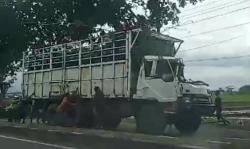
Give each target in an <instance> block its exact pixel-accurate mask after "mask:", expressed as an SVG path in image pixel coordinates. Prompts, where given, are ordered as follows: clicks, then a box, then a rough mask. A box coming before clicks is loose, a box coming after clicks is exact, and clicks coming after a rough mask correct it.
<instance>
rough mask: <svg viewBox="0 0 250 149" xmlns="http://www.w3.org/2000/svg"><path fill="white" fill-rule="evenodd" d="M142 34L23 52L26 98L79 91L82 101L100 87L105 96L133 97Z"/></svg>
mask: <svg viewBox="0 0 250 149" xmlns="http://www.w3.org/2000/svg"><path fill="white" fill-rule="evenodd" d="M141 32H142V30H141V29H134V30H129V31H123V32H116V33H109V34H106V35H103V36H98V37H96V38H88V39H85V40H80V41H75V42H69V43H65V44H60V45H55V46H50V47H45V48H40V49H34V50H29V51H26V52H24V53H23V85H22V88H23V94H24V97H27V96H31V95H34V96H35V97H34V98H48V97H49V96H50V95H51V94H54V93H55V94H63V93H65V92H71V91H75V90H78V93H79V94H80V95H81V96H82V97H86V98H91V97H92V96H93V94H94V91H93V88H94V86H99V87H101V88H102V90H103V91H104V94H105V95H106V96H111V97H130V96H131V94H130V90H131V82H133V81H131V65H132V64H131V61H132V59H131V49H132V48H133V47H134V45H136V41H137V38H139V34H140V33H141ZM141 36H143V37H144V35H141ZM150 36H152V37H153V38H155V39H157V40H165V41H168V42H170V43H171V44H172V43H176V42H179V43H182V41H181V40H178V39H175V38H173V37H170V36H165V35H159V34H157V33H152V34H150ZM162 46H165V45H162ZM136 47H137V48H138V47H139V46H138V45H136ZM148 48H151V49H152V47H148ZM178 49H179V47H177V48H175V49H174V51H173V52H172V53H171V54H172V55H173V54H175V53H176V52H177V50H178ZM136 50H137V49H136ZM170 51H171V50H170ZM139 53H140V52H139ZM103 86H109V88H103Z"/></svg>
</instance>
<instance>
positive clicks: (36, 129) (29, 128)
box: [29, 128, 38, 130]
mask: <svg viewBox="0 0 250 149" xmlns="http://www.w3.org/2000/svg"><path fill="white" fill-rule="evenodd" d="M29 129H31V130H38V128H29Z"/></svg>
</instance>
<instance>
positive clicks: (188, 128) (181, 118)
mask: <svg viewBox="0 0 250 149" xmlns="http://www.w3.org/2000/svg"><path fill="white" fill-rule="evenodd" d="M174 124H175V127H176V129H177V130H178V131H179V132H180V133H181V134H192V133H194V132H195V131H196V130H197V129H198V128H199V127H200V124H201V116H200V115H199V114H196V113H194V112H180V113H177V114H176V118H175V122H174Z"/></svg>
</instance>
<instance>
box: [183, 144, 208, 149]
mask: <svg viewBox="0 0 250 149" xmlns="http://www.w3.org/2000/svg"><path fill="white" fill-rule="evenodd" d="M178 147H184V148H191V149H208V148H206V147H204V146H196V145H180V146H178Z"/></svg>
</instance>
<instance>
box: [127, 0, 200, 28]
mask: <svg viewBox="0 0 250 149" xmlns="http://www.w3.org/2000/svg"><path fill="white" fill-rule="evenodd" d="M198 1H203V0H178V3H179V5H178V4H177V3H176V2H173V1H171V0H132V3H135V4H137V6H141V7H142V8H143V9H144V11H145V15H144V16H143V17H145V19H146V20H147V23H148V24H149V25H150V26H151V27H153V28H155V29H156V31H157V32H160V31H161V28H162V27H163V25H168V24H169V23H172V24H176V23H178V21H179V17H178V14H179V13H181V12H180V10H179V7H185V6H186V5H187V4H188V3H190V4H193V5H194V4H196V3H197V2H198Z"/></svg>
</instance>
